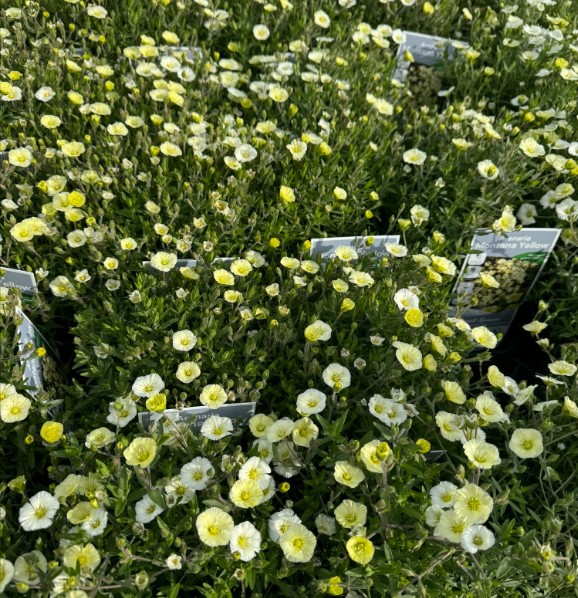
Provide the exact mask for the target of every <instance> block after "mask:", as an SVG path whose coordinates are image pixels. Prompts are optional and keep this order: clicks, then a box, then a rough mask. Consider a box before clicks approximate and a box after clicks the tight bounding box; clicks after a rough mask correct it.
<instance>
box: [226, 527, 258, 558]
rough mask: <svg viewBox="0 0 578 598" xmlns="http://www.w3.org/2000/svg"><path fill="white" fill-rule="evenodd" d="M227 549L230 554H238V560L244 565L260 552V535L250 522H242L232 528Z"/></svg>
mask: <svg viewBox="0 0 578 598" xmlns="http://www.w3.org/2000/svg"><path fill="white" fill-rule="evenodd" d="M229 547H230V548H231V552H232V553H239V558H240V559H241V560H242V561H243V562H245V563H246V562H248V561H250V560H251V559H253V558H255V556H256V555H257V553H258V552H259V551H260V550H261V534H260V533H259V531H258V530H257V528H256V527H255V526H254V525H253V524H252V523H251V522H249V521H243V523H239V525H236V526H235V527H234V528H233V531H232V532H231V539H230V540H229Z"/></svg>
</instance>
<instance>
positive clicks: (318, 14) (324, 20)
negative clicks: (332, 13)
mask: <svg viewBox="0 0 578 598" xmlns="http://www.w3.org/2000/svg"><path fill="white" fill-rule="evenodd" d="M313 21H314V22H315V24H316V25H318V26H319V27H323V29H327V28H328V27H329V25H331V19H330V18H329V15H328V14H327V13H326V12H325V11H323V10H317V11H315V14H314V15H313Z"/></svg>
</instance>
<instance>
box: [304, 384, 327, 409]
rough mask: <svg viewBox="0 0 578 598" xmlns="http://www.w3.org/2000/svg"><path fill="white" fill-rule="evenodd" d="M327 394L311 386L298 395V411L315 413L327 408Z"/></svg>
mask: <svg viewBox="0 0 578 598" xmlns="http://www.w3.org/2000/svg"><path fill="white" fill-rule="evenodd" d="M326 402H327V396H326V395H325V394H324V393H322V392H321V391H320V390H317V389H315V388H309V389H308V390H306V391H305V392H302V393H301V394H300V395H299V396H298V397H297V411H298V412H299V414H300V415H314V414H315V413H321V412H322V411H323V410H324V409H325V405H326Z"/></svg>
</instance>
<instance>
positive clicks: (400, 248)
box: [385, 243, 407, 257]
mask: <svg viewBox="0 0 578 598" xmlns="http://www.w3.org/2000/svg"><path fill="white" fill-rule="evenodd" d="M385 250H386V251H387V253H389V254H390V255H392V256H393V257H405V256H406V255H407V247H405V246H404V245H399V244H398V243H386V244H385Z"/></svg>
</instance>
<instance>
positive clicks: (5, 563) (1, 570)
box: [0, 559, 14, 594]
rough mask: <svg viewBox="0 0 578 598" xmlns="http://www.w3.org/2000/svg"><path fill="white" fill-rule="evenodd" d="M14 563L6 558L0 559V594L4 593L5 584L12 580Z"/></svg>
mask: <svg viewBox="0 0 578 598" xmlns="http://www.w3.org/2000/svg"><path fill="white" fill-rule="evenodd" d="M13 575H14V565H13V564H12V563H11V562H10V561H9V560H7V559H0V594H3V593H4V590H5V589H6V586H7V585H8V584H9V583H10V582H11V581H12V576H13Z"/></svg>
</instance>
